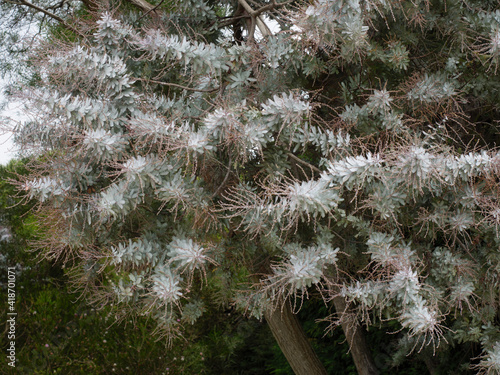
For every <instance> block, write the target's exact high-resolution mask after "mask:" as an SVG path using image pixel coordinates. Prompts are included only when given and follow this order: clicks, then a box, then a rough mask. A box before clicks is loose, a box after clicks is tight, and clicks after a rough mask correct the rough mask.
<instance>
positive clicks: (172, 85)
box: [132, 77, 219, 92]
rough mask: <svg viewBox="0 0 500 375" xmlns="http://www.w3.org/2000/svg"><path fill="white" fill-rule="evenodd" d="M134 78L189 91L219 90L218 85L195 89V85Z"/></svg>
mask: <svg viewBox="0 0 500 375" xmlns="http://www.w3.org/2000/svg"><path fill="white" fill-rule="evenodd" d="M132 78H133V79H135V80H137V81H143V82H147V83H156V84H157V85H162V86H171V87H178V88H180V89H183V90H187V91H196V92H215V91H217V90H219V87H216V88H214V89H195V88H194V87H187V86H182V85H178V84H177V83H171V82H162V81H155V80H154V79H144V78H137V77H132Z"/></svg>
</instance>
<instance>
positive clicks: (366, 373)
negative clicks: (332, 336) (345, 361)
mask: <svg viewBox="0 0 500 375" xmlns="http://www.w3.org/2000/svg"><path fill="white" fill-rule="evenodd" d="M333 304H334V305H335V310H336V311H337V314H339V315H340V324H341V326H342V329H343V330H344V334H345V336H346V338H347V343H348V344H349V348H350V351H351V355H352V358H353V360H354V364H355V365H356V369H357V370H358V374H359V375H377V374H378V370H377V367H376V366H375V363H374V362H373V359H372V356H371V353H370V348H368V345H367V344H366V340H365V335H364V330H363V327H361V326H360V325H359V323H358V322H357V321H353V320H351V319H349V317H348V315H345V313H346V312H347V311H346V310H347V309H346V303H345V300H344V298H343V297H342V296H336V297H335V298H333ZM342 315H344V316H342Z"/></svg>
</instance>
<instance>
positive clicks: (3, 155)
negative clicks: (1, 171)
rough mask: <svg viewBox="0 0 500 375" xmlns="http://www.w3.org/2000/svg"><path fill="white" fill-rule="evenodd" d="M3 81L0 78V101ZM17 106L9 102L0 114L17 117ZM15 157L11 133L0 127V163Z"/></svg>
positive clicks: (2, 99) (3, 163) (0, 99)
mask: <svg viewBox="0 0 500 375" xmlns="http://www.w3.org/2000/svg"><path fill="white" fill-rule="evenodd" d="M3 86H4V82H3V81H1V80H0V102H3V101H4V100H5V98H4V97H3V95H2V93H1V91H2V89H3ZM18 111H19V110H18V108H17V107H16V106H15V104H14V103H9V105H8V106H7V107H6V108H5V110H4V111H2V112H0V116H3V117H11V118H19V114H18ZM15 157H16V149H15V147H14V143H13V142H12V133H10V132H5V130H2V129H0V164H2V165H6V164H7V163H8V162H9V161H10V160H11V159H14V158H15Z"/></svg>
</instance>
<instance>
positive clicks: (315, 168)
mask: <svg viewBox="0 0 500 375" xmlns="http://www.w3.org/2000/svg"><path fill="white" fill-rule="evenodd" d="M288 156H290V157H291V158H292V159H293V160H295V161H297V162H299V163H301V164H303V165H306V166H308V167H309V168H311V169H312V170H313V171H315V172H317V173H320V174H321V169H319V168H317V167H315V166H314V165H312V164H309V163H308V162H307V161H305V160H302V159H300V158H299V157H297V156H295V155H294V154H292V153H291V152H289V153H288Z"/></svg>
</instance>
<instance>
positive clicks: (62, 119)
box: [18, 0, 500, 373]
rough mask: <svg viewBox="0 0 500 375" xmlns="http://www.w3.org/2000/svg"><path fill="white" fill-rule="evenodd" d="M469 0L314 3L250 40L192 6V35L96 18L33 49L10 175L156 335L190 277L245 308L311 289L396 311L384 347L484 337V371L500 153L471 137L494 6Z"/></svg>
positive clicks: (181, 309)
mask: <svg viewBox="0 0 500 375" xmlns="http://www.w3.org/2000/svg"><path fill="white" fill-rule="evenodd" d="M470 3H471V4H472V3H473V4H472V5H471V6H470V7H467V6H465V5H464V6H463V7H462V6H461V5H459V4H455V3H453V4H449V7H450V8H451V9H452V10H453V12H452V11H450V12H448V9H444V8H441V7H440V6H439V5H436V4H431V3H429V2H427V1H423V0H422V1H399V2H392V1H385V0H371V1H358V0H349V1H347V0H346V1H330V0H321V1H317V2H314V3H311V4H303V5H298V6H297V7H296V8H289V9H287V12H285V13H282V14H281V16H280V17H281V18H280V20H281V21H282V22H283V23H285V24H286V25H288V26H289V28H288V29H287V30H286V32H285V31H283V32H281V31H277V32H276V35H267V36H263V37H262V38H261V39H259V40H255V39H254V38H253V36H252V38H250V37H247V40H245V38H243V39H241V40H233V38H232V37H231V36H230V31H229V29H224V30H225V31H224V32H222V33H219V34H217V32H216V31H214V30H217V22H219V21H220V20H218V18H217V16H216V9H215V8H214V7H213V5H212V4H211V3H206V2H203V1H189V2H181V3H180V5H179V9H182V10H184V11H185V12H186V14H190V15H191V16H193V17H194V18H193V19H196V20H198V21H199V20H204V21H206V24H205V26H206V25H209V26H206V28H205V29H202V28H201V26H200V28H199V29H197V31H199V33H196V32H191V31H189V28H187V27H186V28H182V27H170V26H168V27H167V26H165V27H164V28H160V27H154V26H149V27H142V28H141V27H137V26H136V25H138V24H139V23H138V22H136V24H134V23H133V22H131V20H134V19H136V18H134V17H133V16H130V17H132V18H129V17H128V16H124V17H122V18H121V19H118V17H116V16H112V15H111V14H110V13H103V14H101V16H100V17H101V18H100V19H99V20H98V21H97V22H96V25H95V27H94V28H93V29H92V30H91V31H90V32H88V33H87V34H88V35H87V36H86V39H85V43H83V42H82V43H79V42H78V41H76V42H68V43H66V44H65V45H64V46H58V45H46V46H45V47H44V48H45V51H46V53H47V56H46V58H41V61H43V64H44V65H43V69H42V73H41V75H42V84H41V85H40V87H39V88H38V89H34V90H31V91H29V90H28V92H27V93H25V98H26V100H27V103H28V107H27V108H28V109H30V110H31V111H32V115H33V121H32V122H27V123H25V124H24V125H22V126H20V127H19V129H18V131H19V132H18V139H19V141H20V142H21V143H22V144H23V145H24V146H25V147H27V148H28V147H29V149H30V150H38V151H39V160H38V162H39V168H38V169H37V168H34V170H33V174H32V176H30V177H29V179H28V180H27V181H25V183H24V185H23V186H22V188H23V189H24V190H25V191H26V194H27V196H28V197H29V198H36V199H38V200H39V201H40V202H41V203H42V204H43V207H45V209H46V210H47V211H48V212H51V213H54V212H55V213H56V214H61V215H60V216H61V217H63V218H64V223H65V224H64V225H62V224H61V223H60V222H58V225H59V230H60V231H61V233H64V234H65V235H61V238H66V239H67V238H68V236H67V235H66V234H67V232H71V233H74V232H75V231H76V232H77V233H80V234H81V236H80V237H78V236H73V237H71V238H72V241H73V242H72V244H73V245H72V246H74V247H75V248H77V247H78V246H77V245H78V243H79V242H80V244H79V245H80V246H81V247H82V248H83V247H85V244H88V243H92V244H93V245H94V246H95V247H96V248H97V249H98V253H99V254H100V256H99V257H97V256H96V260H95V261H96V262H97V263H100V264H101V265H102V270H103V272H109V273H110V274H111V275H112V276H113V281H112V282H111V283H110V284H109V285H99V286H100V287H102V288H103V289H107V290H108V292H109V293H114V295H115V297H114V298H116V299H117V300H118V301H120V302H123V303H127V304H129V305H132V306H133V307H134V308H137V309H139V310H140V311H141V312H142V313H143V314H148V315H150V316H152V317H154V318H155V319H157V320H158V322H159V326H160V327H161V328H162V329H164V330H165V332H168V333H175V332H178V329H179V322H178V321H177V319H178V318H179V320H181V321H183V322H187V323H194V322H195V321H196V319H197V318H198V317H199V316H201V314H202V313H203V311H204V309H205V307H204V304H203V303H201V302H200V300H199V299H198V296H197V295H196V293H195V292H194V290H195V289H197V287H201V286H203V285H205V284H211V283H213V284H214V285H217V286H218V288H219V291H218V293H219V296H222V297H220V298H221V299H223V300H224V301H225V303H233V304H234V305H235V306H238V308H240V309H241V310H243V311H245V312H247V313H248V314H250V315H252V316H256V317H262V316H263V314H264V313H265V312H266V311H269V310H270V309H272V308H275V307H276V306H279V305H280V304H281V303H282V302H283V300H286V299H289V300H291V301H292V302H293V305H294V306H298V305H300V304H296V303H295V302H296V299H300V298H304V297H305V296H307V295H308V291H310V290H313V289H314V290H318V291H319V292H320V295H322V296H323V297H324V298H325V301H326V303H330V301H331V300H332V299H334V298H337V297H341V298H343V299H344V300H345V301H346V302H347V303H348V311H349V314H352V315H355V316H357V318H358V319H359V321H361V322H362V323H363V324H366V325H369V324H371V323H373V322H376V323H377V324H384V322H385V321H386V320H393V321H395V324H397V325H398V327H399V328H400V329H401V331H400V337H399V343H400V346H399V348H400V350H401V352H396V353H395V358H401V353H403V354H405V355H406V354H409V352H411V351H412V350H414V349H416V348H417V349H421V348H424V347H426V346H429V345H430V346H433V349H436V350H441V349H440V347H439V344H440V343H441V342H443V341H446V342H448V343H449V344H450V345H459V344H461V343H469V342H470V343H479V344H480V345H481V347H482V348H483V350H484V353H483V357H482V358H481V360H480V363H479V364H478V369H479V370H480V371H484V372H489V373H495V372H496V371H500V354H499V353H500V345H499V342H500V341H499V340H500V328H499V327H498V325H497V322H496V314H497V312H496V310H495V311H493V310H492V309H491V308H490V307H489V305H495V306H496V305H497V304H498V300H497V299H498V295H499V287H500V284H499V283H498V279H499V274H498V272H499V270H500V267H499V264H500V263H499V262H500V257H499V256H498V247H499V245H500V239H499V238H500V237H499V235H498V227H499V224H500V214H499V212H500V208H499V205H498V198H499V196H500V194H499V193H500V192H499V190H498V174H499V173H500V170H499V165H500V157H499V154H498V151H496V149H495V148H494V147H491V145H493V144H494V140H492V139H493V138H491V135H490V138H488V137H487V136H484V137H479V136H478V137H477V138H476V133H478V134H479V133H480V131H481V127H482V126H486V125H485V124H487V125H488V126H489V127H492V128H494V129H496V128H495V127H496V126H497V122H495V121H497V120H496V119H495V120H493V117H494V116H495V115H498V113H500V109H499V107H498V103H499V102H500V101H499V99H500V98H499V96H498V92H497V91H498V90H497V87H496V86H495V85H496V84H498V75H497V74H496V70H497V66H498V62H499V58H500V44H499V43H500V42H499V30H500V16H499V11H498V9H490V8H488V7H486V6H485V7H482V5H480V4H479V3H478V2H470ZM193 4H194V7H192V6H191V5H193ZM478 4H479V5H478ZM219 10H220V9H219ZM273 14H274V13H273ZM443 14H446V15H447V16H449V17H450V19H454V21H455V22H452V21H450V19H447V24H448V25H451V24H456V25H455V26H454V27H456V28H457V30H455V31H450V32H449V33H448V32H443V29H442V27H443V26H442V25H441V24H440V23H438V21H439V20H441V21H442V17H443ZM275 16H276V17H278V16H277V15H276V14H275ZM456 17H458V18H456ZM259 19H260V18H259ZM402 20H405V21H402ZM221 22H222V21H221ZM153 24H154V23H153ZM201 24H202V22H201V21H200V23H199V24H198V23H196V24H193V28H196V27H198V26H199V25H201ZM463 25H466V27H465V26H464V27H465V28H464V29H463V28H462V26H463ZM292 26H293V27H292ZM221 27H222V26H221ZM450 27H451V26H450ZM471 30H473V31H471ZM211 33H213V34H211ZM471 33H472V34H471ZM431 34H432V37H433V38H434V39H433V40H440V41H441V40H442V38H444V36H443V35H445V36H446V38H448V37H449V38H450V40H449V43H448V42H446V43H444V42H443V43H442V45H441V44H440V43H438V42H436V44H439V45H440V47H442V48H437V47H436V46H434V45H432V46H428V45H427V44H426V41H427V39H426V38H427V36H428V35H431ZM458 34H459V35H461V37H460V39H454V38H455V36H456V35H458ZM474 38H475V39H474ZM446 40H447V41H448V39H446ZM466 40H470V43H471V44H470V45H466V46H465V45H463V44H462V43H465V42H463V41H466ZM444 44H446V45H447V46H448V47H447V48H444V47H443V46H444ZM423 46H425V48H424V47H423ZM428 49H429V50H430V51H431V52H429V53H427V52H428ZM436 51H439V53H438V52H436ZM424 52H425V53H424ZM428 54H429V55H430V56H431V57H427V55H428ZM472 65H473V66H475V67H476V69H475V70H474V72H472V71H471V69H470V68H469V66H472ZM495 90H496V91H495ZM491 116H493V117H491ZM68 223H69V224H68ZM54 241H57V239H54ZM55 249H57V251H60V249H61V247H60V246H56V245H54V248H53V249H49V250H48V251H49V253H50V251H56V250H55ZM95 282H96V283H98V282H99V280H96V281H95ZM243 282H246V283H247V286H246V287H244V288H243V287H240V285H242V284H243ZM485 284H486V285H488V290H486V289H485V286H484V285H485ZM221 285H223V286H221ZM228 285H229V286H228ZM236 285H239V286H236ZM228 301H229V302H228ZM445 325H450V327H445ZM448 328H450V329H448Z"/></svg>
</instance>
